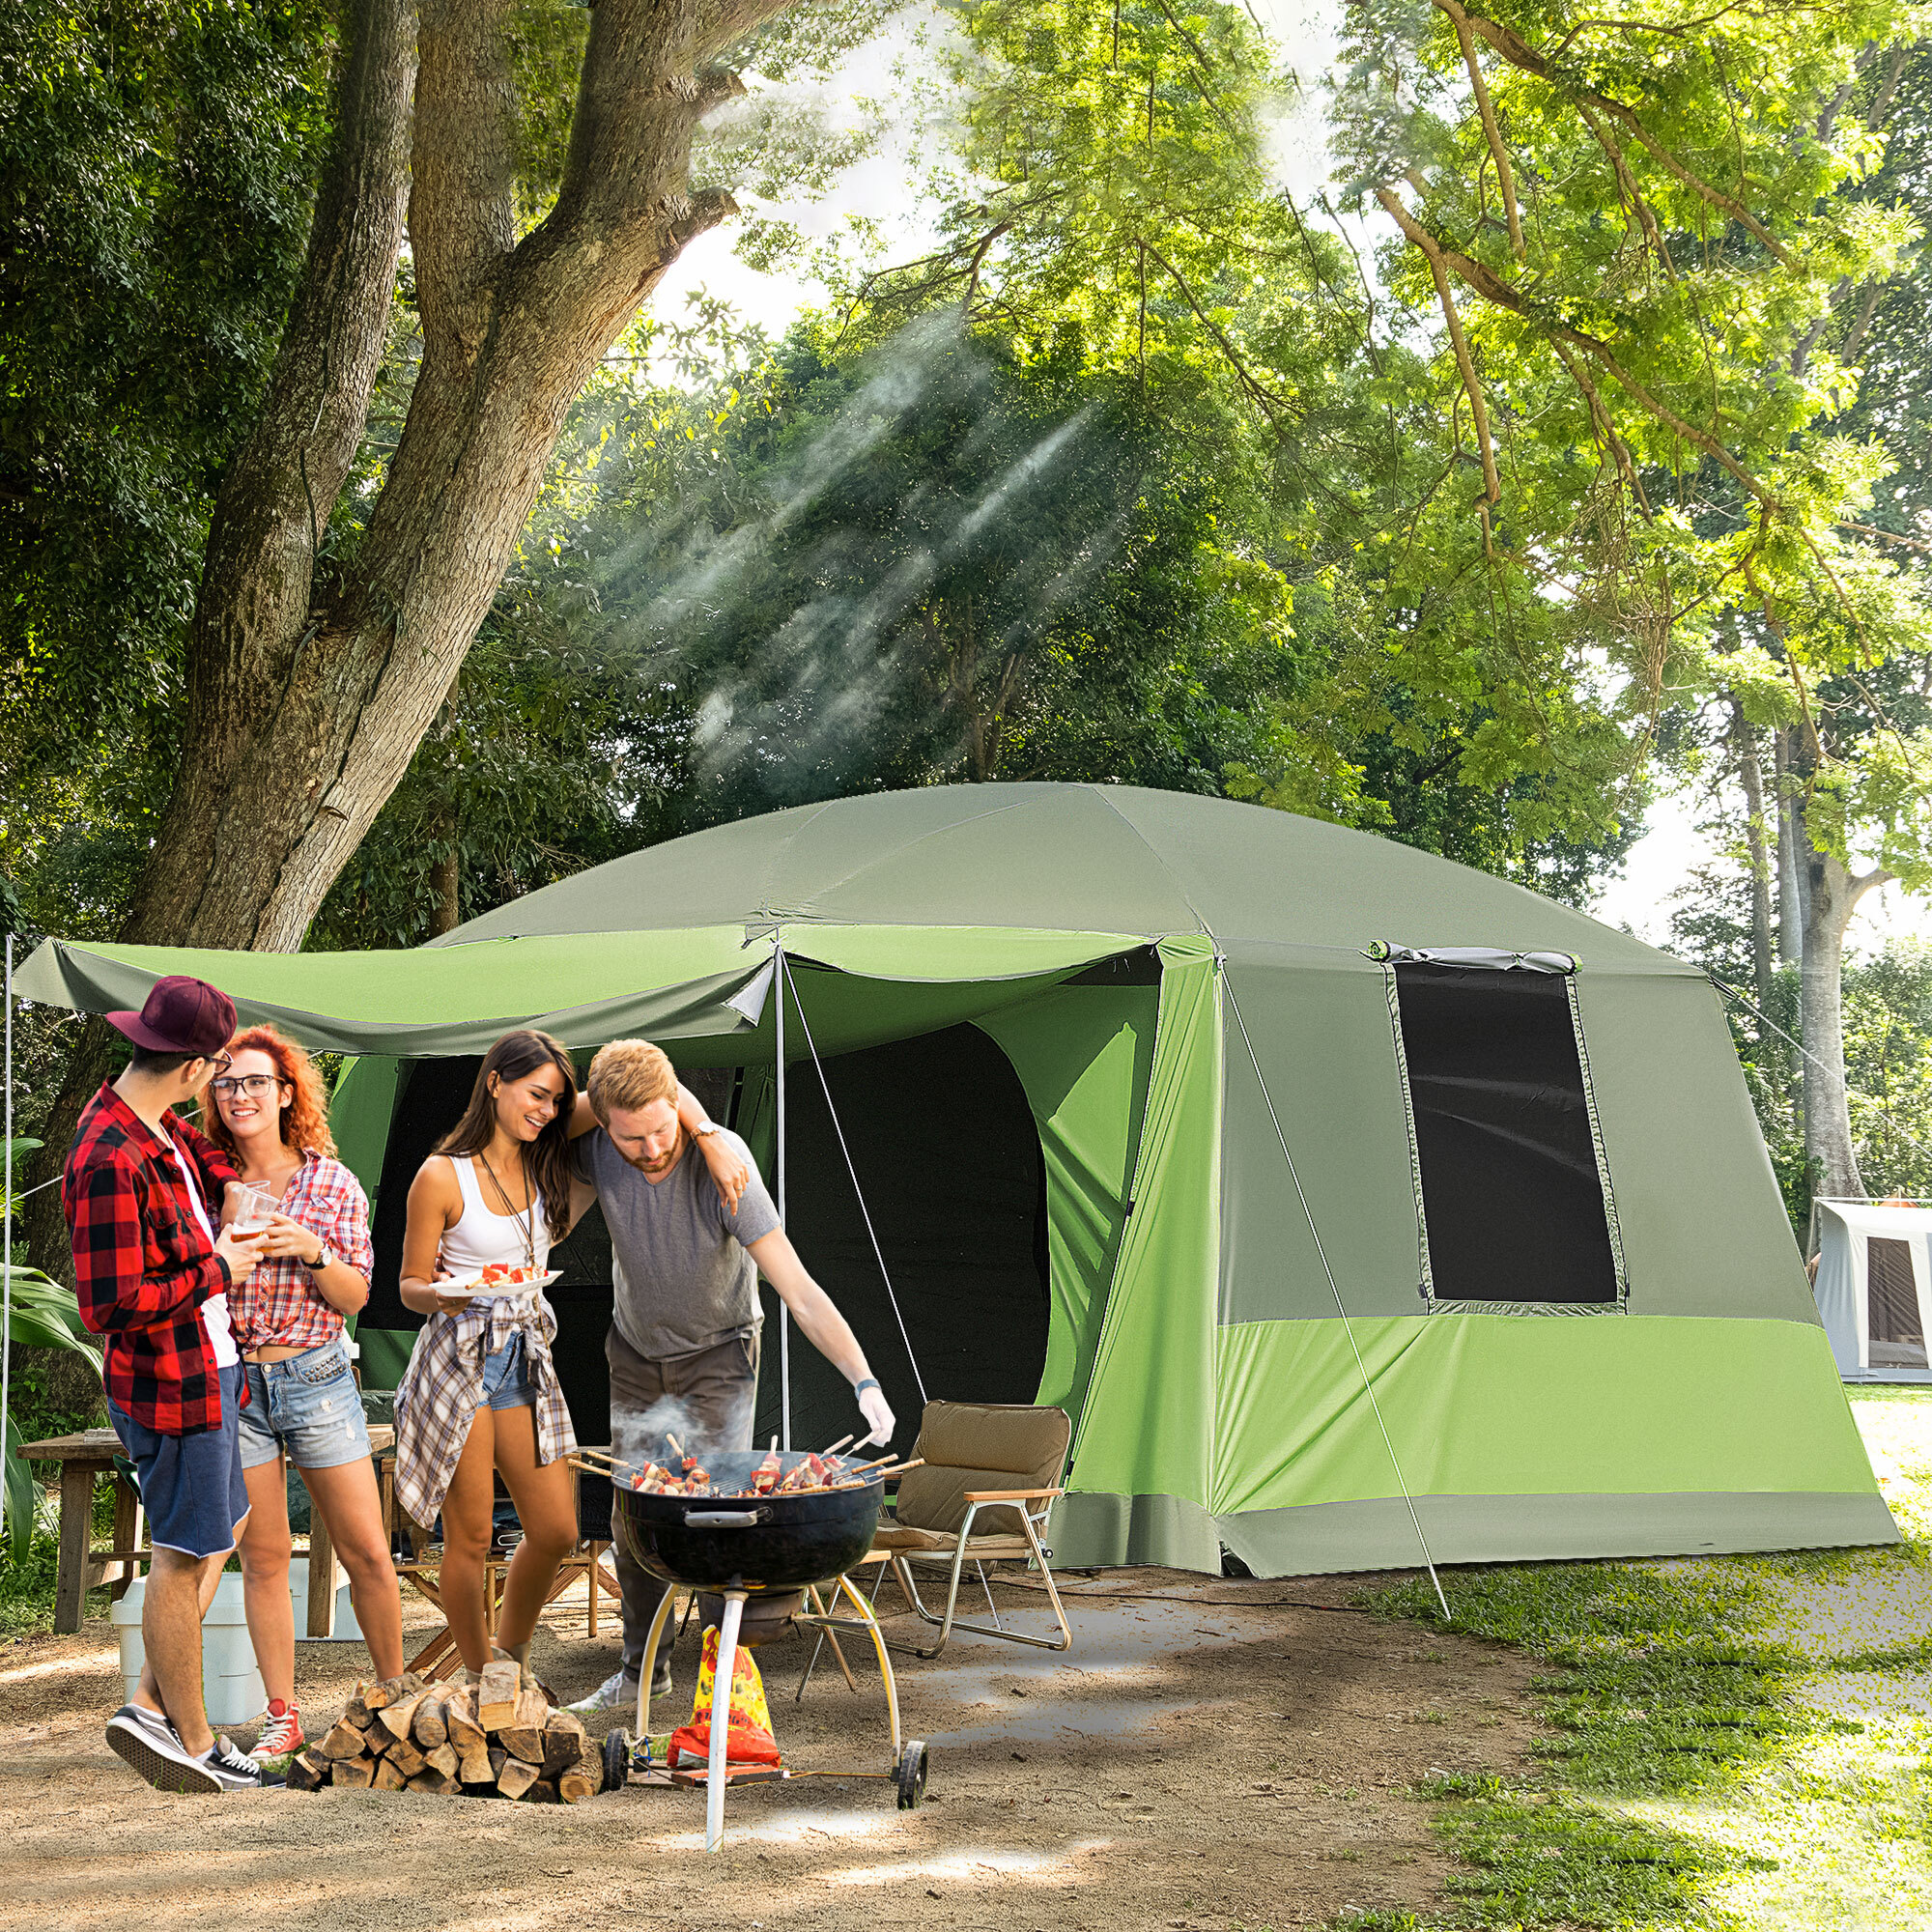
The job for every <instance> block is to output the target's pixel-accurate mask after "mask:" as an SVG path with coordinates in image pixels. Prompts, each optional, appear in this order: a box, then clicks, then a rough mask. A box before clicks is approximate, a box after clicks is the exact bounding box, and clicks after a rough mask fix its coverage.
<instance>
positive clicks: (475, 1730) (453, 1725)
mask: <svg viewBox="0 0 1932 1932" xmlns="http://www.w3.org/2000/svg"><path fill="white" fill-rule="evenodd" d="M442 1721H443V1729H444V1730H445V1731H447V1732H448V1734H449V1735H448V1736H447V1737H446V1738H445V1739H444V1740H443V1742H444V1743H445V1744H452V1745H454V1746H455V1747H456V1748H457V1749H458V1750H459V1751H467V1750H481V1749H482V1748H483V1747H484V1745H485V1744H486V1743H487V1742H488V1737H487V1734H486V1733H485V1731H484V1729H483V1726H482V1725H481V1724H479V1723H478V1722H477V1721H476V1719H474V1718H473V1717H472V1716H471V1715H470V1714H469V1711H468V1710H467V1709H466V1708H465V1707H464V1706H463V1705H461V1704H459V1703H457V1702H456V1701H455V1700H454V1699H451V1701H450V1705H449V1708H448V1710H446V1711H445V1712H444V1713H443V1719H442Z"/></svg>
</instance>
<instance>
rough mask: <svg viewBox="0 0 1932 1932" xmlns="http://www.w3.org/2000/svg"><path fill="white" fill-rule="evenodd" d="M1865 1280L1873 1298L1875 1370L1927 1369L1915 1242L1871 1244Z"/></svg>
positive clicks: (1871, 1314)
mask: <svg viewBox="0 0 1932 1932" xmlns="http://www.w3.org/2000/svg"><path fill="white" fill-rule="evenodd" d="M1865 1281H1866V1285H1867V1289H1868V1292H1869V1293H1870V1297H1871V1311H1870V1321H1871V1336H1870V1340H1871V1365H1872V1367H1873V1368H1875V1369H1922V1368H1924V1367H1925V1365H1926V1364H1925V1327H1924V1324H1923V1323H1922V1322H1921V1321H1919V1319H1918V1283H1917V1282H1915V1281H1914V1280H1913V1278H1912V1246H1911V1243H1910V1242H1907V1241H1884V1240H1872V1241H1868V1242H1867V1243H1866V1244H1865Z"/></svg>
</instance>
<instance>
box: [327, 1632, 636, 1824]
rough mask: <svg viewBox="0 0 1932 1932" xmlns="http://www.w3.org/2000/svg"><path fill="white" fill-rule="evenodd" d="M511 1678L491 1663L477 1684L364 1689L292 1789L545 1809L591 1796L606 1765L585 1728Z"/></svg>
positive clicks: (406, 1678) (409, 1680) (403, 1681)
mask: <svg viewBox="0 0 1932 1932" xmlns="http://www.w3.org/2000/svg"><path fill="white" fill-rule="evenodd" d="M518 1675H519V1673H518V1669H517V1666H516V1665H515V1664H514V1663H492V1664H489V1665H486V1666H485V1668H484V1671H483V1674H482V1677H481V1678H480V1679H479V1681H478V1682H477V1683H475V1684H474V1685H461V1684H425V1683H424V1682H423V1681H422V1679H421V1678H419V1677H418V1676H417V1675H416V1674H415V1673H414V1672H413V1671H409V1672H407V1673H405V1674H404V1675H403V1676H401V1677H391V1678H389V1679H388V1680H387V1681H386V1682H384V1683H382V1684H367V1685H364V1686H363V1687H362V1688H361V1689H360V1690H357V1691H356V1693H355V1696H353V1697H352V1698H350V1700H349V1702H348V1703H347V1704H345V1705H344V1706H343V1707H342V1716H341V1718H340V1719H338V1720H337V1721H336V1723H335V1725H334V1727H333V1728H332V1729H331V1730H330V1731H329V1733H328V1735H327V1737H326V1738H324V1739H322V1740H321V1742H320V1743H318V1744H313V1745H310V1746H309V1747H308V1748H307V1749H305V1750H301V1751H298V1752H297V1754H296V1756H295V1758H294V1759H293V1760H292V1761H291V1763H290V1766H289V1783H290V1784H291V1785H292V1786H294V1787H295V1789H296V1790H298V1791H315V1790H319V1789H320V1788H321V1787H322V1786H323V1785H325V1784H332V1785H334V1786H336V1787H337V1788H338V1789H341V1788H344V1787H349V1788H353V1789H356V1790H374V1791H430V1792H435V1793H436V1794H438V1795H439V1796H440V1797H445V1798H455V1797H466V1798H527V1799H530V1800H532V1801H533V1802H535V1803H537V1804H577V1803H578V1802H579V1801H580V1800H582V1799H585V1798H588V1797H590V1796H591V1795H592V1794H593V1793H595V1792H596V1791H598V1790H600V1789H601V1788H602V1786H603V1782H604V1773H603V1764H602V1761H601V1759H600V1758H599V1755H598V1752H597V1748H596V1747H595V1746H594V1745H592V1744H591V1742H590V1740H589V1738H588V1736H587V1735H586V1733H585V1731H584V1729H583V1724H582V1720H581V1719H578V1718H576V1717H574V1716H573V1715H572V1714H571V1713H570V1712H568V1711H558V1710H554V1709H553V1708H552V1707H551V1703H550V1700H549V1699H548V1698H547V1697H546V1696H545V1695H544V1693H543V1692H542V1691H541V1690H522V1689H520V1688H519V1685H518Z"/></svg>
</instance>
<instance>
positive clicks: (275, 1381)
mask: <svg viewBox="0 0 1932 1932" xmlns="http://www.w3.org/2000/svg"><path fill="white" fill-rule="evenodd" d="M242 1366H243V1367H244V1368H245V1369H246V1370H247V1371H248V1406H247V1407H246V1408H244V1409H243V1410H242V1411H241V1466H242V1467H243V1468H244V1469H256V1468H260V1467H261V1465H262V1464H263V1463H272V1462H273V1461H274V1460H275V1458H276V1457H277V1456H280V1455H283V1454H286V1455H287V1456H288V1459H289V1461H290V1462H292V1463H294V1464H295V1465H296V1467H297V1468H298V1469H334V1468H338V1467H340V1466H341V1465H342V1464H343V1463H356V1462H361V1461H363V1460H364V1459H366V1458H367V1457H368V1455H369V1453H370V1451H369V1425H368V1424H367V1423H366V1422H365V1421H364V1420H363V1419H362V1392H361V1390H360V1389H358V1388H357V1387H356V1386H355V1376H354V1375H352V1374H351V1373H350V1368H349V1351H348V1350H346V1349H345V1348H344V1347H343V1346H342V1341H341V1338H340V1337H339V1336H338V1337H337V1338H336V1339H335V1340H334V1341H332V1342H325V1343H323V1345H322V1346H321V1347H320V1348H318V1349H305V1350H303V1351H302V1352H301V1353H300V1354H299V1355H291V1356H290V1357H289V1359H288V1360H287V1361H286V1362H244V1363H243V1364H242Z"/></svg>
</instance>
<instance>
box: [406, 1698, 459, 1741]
mask: <svg viewBox="0 0 1932 1932" xmlns="http://www.w3.org/2000/svg"><path fill="white" fill-rule="evenodd" d="M449 1695H450V1692H449V1687H448V1685H446V1684H438V1685H436V1686H435V1687H433V1688H432V1689H431V1690H428V1691H426V1692H425V1693H424V1695H423V1697H422V1700H421V1701H420V1702H419V1703H418V1704H417V1705H416V1714H415V1718H414V1719H413V1720H412V1723H411V1726H410V1730H411V1735H412V1737H414V1739H415V1741H416V1743H417V1744H419V1745H420V1746H421V1747H423V1749H424V1750H434V1749H435V1748H436V1747H437V1746H438V1745H443V1744H447V1743H448V1742H449V1721H448V1719H447V1718H446V1717H445V1715H444V1713H446V1712H447V1711H448V1709H449Z"/></svg>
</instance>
